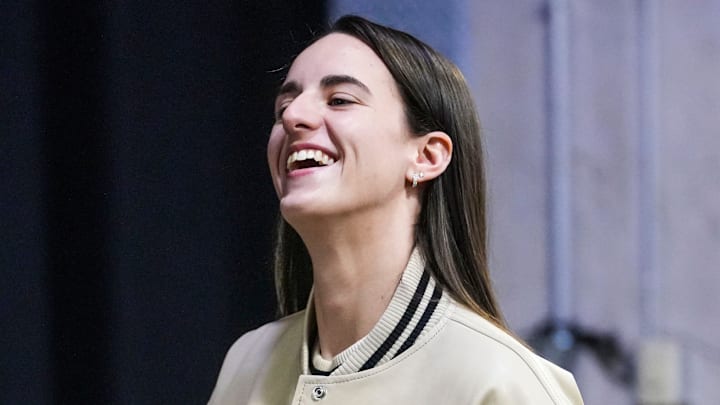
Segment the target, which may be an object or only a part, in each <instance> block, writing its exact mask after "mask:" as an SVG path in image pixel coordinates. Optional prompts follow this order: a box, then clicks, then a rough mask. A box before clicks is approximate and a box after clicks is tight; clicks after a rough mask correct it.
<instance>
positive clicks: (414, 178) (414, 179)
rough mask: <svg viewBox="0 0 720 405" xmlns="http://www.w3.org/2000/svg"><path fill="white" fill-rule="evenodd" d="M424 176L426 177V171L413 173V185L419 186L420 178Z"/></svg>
mask: <svg viewBox="0 0 720 405" xmlns="http://www.w3.org/2000/svg"><path fill="white" fill-rule="evenodd" d="M423 177H425V173H423V172H420V173H418V172H415V173H413V175H412V187H413V188H415V187H417V185H418V180H420V179H422V178H423Z"/></svg>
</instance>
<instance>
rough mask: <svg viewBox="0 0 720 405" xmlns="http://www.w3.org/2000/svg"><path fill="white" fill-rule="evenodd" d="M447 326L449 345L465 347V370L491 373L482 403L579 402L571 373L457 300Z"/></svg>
mask: <svg viewBox="0 0 720 405" xmlns="http://www.w3.org/2000/svg"><path fill="white" fill-rule="evenodd" d="M447 329H448V333H447V337H446V338H447V339H449V340H450V342H446V344H449V346H448V347H462V348H464V349H463V353H462V360H461V363H460V364H462V368H463V369H464V372H467V373H471V374H473V375H475V376H479V375H482V374H491V375H486V376H484V377H483V378H489V380H490V381H492V386H491V387H489V388H488V390H487V391H486V392H485V393H484V394H483V395H484V396H487V398H485V400H484V402H481V403H488V404H504V403H547V404H582V399H581V397H580V393H579V391H578V388H577V385H576V383H575V379H574V378H573V376H572V374H570V373H569V372H567V371H566V370H564V369H562V368H560V367H558V366H556V365H554V364H552V363H551V362H549V361H547V360H545V359H543V358H542V357H540V356H539V355H537V354H535V353H534V352H533V351H532V350H531V349H530V348H529V347H527V346H526V345H525V344H523V343H521V342H520V341H519V340H518V339H517V338H515V337H513V336H512V335H510V334H509V333H508V332H506V331H504V330H503V329H501V328H499V327H498V326H497V325H495V324H494V323H492V322H490V321H489V320H487V319H485V318H484V317H482V316H480V315H478V314H477V313H475V312H473V311H471V310H469V309H467V308H465V307H463V306H461V305H459V304H456V307H455V308H454V310H453V311H452V314H451V315H450V319H449V323H448V325H447ZM540 398H546V401H544V402H541V401H540V400H539V399H540ZM526 401H529V402H526Z"/></svg>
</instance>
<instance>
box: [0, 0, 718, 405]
mask: <svg viewBox="0 0 720 405" xmlns="http://www.w3.org/2000/svg"><path fill="white" fill-rule="evenodd" d="M345 13H357V14H360V15H363V16H366V17H368V18H370V19H373V20H376V21H378V22H380V23H384V24H388V25H391V26H394V27H396V28H399V29H402V30H406V31H409V32H411V33H413V34H414V35H416V36H418V37H419V38H420V39H422V40H424V41H426V42H428V43H430V44H431V45H432V46H434V47H435V48H437V49H438V50H440V51H441V52H443V53H444V54H445V55H447V56H448V57H449V58H450V59H452V60H453V61H455V62H456V63H457V64H458V65H459V66H460V68H461V69H462V70H463V72H464V73H465V75H466V77H467V79H468V81H469V83H470V85H471V87H472V89H473V92H474V94H475V97H476V102H477V104H478V109H479V113H480V117H481V120H482V122H483V126H484V130H485V137H486V139H485V140H486V145H487V159H488V164H487V166H488V171H489V178H490V200H491V207H490V215H491V238H492V240H491V249H492V251H491V257H492V272H493V277H494V280H495V281H496V288H497V290H498V292H499V295H500V301H501V304H502V306H503V309H504V311H505V314H506V316H507V319H508V322H509V324H510V326H511V328H512V329H513V330H515V331H517V333H518V334H519V335H520V336H522V337H524V338H526V339H528V340H529V341H530V343H531V344H533V346H534V347H535V348H536V349H537V350H538V351H540V352H541V353H543V354H544V355H545V356H547V357H549V358H551V359H553V360H554V361H556V362H558V363H561V364H562V365H564V366H565V367H567V368H569V369H571V370H572V371H573V372H574V374H575V376H576V379H577V381H578V384H579V386H580V388H581V391H582V392H583V395H584V397H585V401H586V403H588V404H634V403H650V402H662V403H667V404H673V403H675V404H680V403H686V404H693V405H695V404H715V403H717V400H718V398H720V385H719V384H718V381H720V344H718V343H717V342H719V341H720V305H719V304H720V302H719V301H718V298H717V296H718V293H719V292H720V272H719V271H717V270H718V263H720V78H719V77H718V74H717V72H720V26H719V25H718V24H717V21H720V2H718V1H715V0H688V1H671V0H657V1H653V0H611V1H602V2H600V1H590V0H517V1H513V2H506V1H491V0H483V1H472V0H448V1H443V2H439V1H419V0H415V1H410V0H396V1H393V2H384V1H380V0H371V1H365V2H362V3H361V2H353V1H350V0H326V1H319V0H313V1H303V2H290V1H281V0H270V1H263V2H254V1H235V2H230V1H204V2H199V1H197V2H193V1H182V2H175V3H174V4H172V5H170V4H165V3H161V2H140V1H136V0H128V1H122V2H106V1H100V2H90V1H77V2H72V3H69V4H63V5H61V4H58V3H57V2H47V1H45V2H44V1H22V2H21V1H4V2H2V3H1V4H0V15H1V16H2V17H3V21H4V23H3V24H2V27H1V28H0V103H1V104H0V106H1V108H0V186H1V188H0V238H1V239H0V242H1V244H0V276H1V278H0V280H2V281H1V282H0V322H2V323H1V324H0V330H1V331H2V332H0V353H1V356H2V357H1V358H0V403H2V404H21V403H22V404H25V403H34V404H45V403H48V404H49V403H118V404H125V403H204V402H205V401H206V400H207V399H208V397H209V395H210V392H211V390H212V388H213V385H214V382H215V378H216V376H217V372H218V371H219V368H220V365H221V362H222V359H223V357H224V355H225V352H226V350H227V348H228V347H229V346H230V345H231V344H232V342H233V341H234V340H235V339H236V338H237V337H238V336H239V335H240V334H242V333H243V332H245V331H247V330H249V329H251V328H254V327H256V326H258V325H260V324H261V323H264V322H266V321H269V320H271V319H273V317H274V293H273V288H272V282H271V278H272V277H271V274H270V271H269V269H268V263H269V259H270V246H271V243H272V237H273V231H272V230H273V224H274V222H275V219H276V215H277V214H276V211H277V205H276V201H275V196H274V192H273V190H272V186H271V184H270V181H269V175H268V172H267V169H266V163H265V143H266V139H267V134H268V132H269V129H270V126H271V124H272V99H273V95H274V92H275V89H276V88H277V86H278V85H279V83H280V81H281V80H282V75H283V72H282V68H283V67H286V66H287V64H288V63H289V62H290V61H291V60H292V57H293V55H295V54H296V53H297V52H298V51H299V50H300V49H302V48H303V45H304V43H305V42H306V41H307V40H308V39H309V38H311V37H312V35H313V33H314V32H317V31H318V30H322V28H323V27H326V26H327V25H328V23H329V22H330V21H332V20H334V19H335V18H337V17H338V16H340V15H342V14H345Z"/></svg>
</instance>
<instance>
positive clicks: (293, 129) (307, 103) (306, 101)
mask: <svg viewBox="0 0 720 405" xmlns="http://www.w3.org/2000/svg"><path fill="white" fill-rule="evenodd" d="M281 118H282V124H283V127H284V128H285V132H287V133H288V134H294V133H302V132H310V131H313V130H315V129H317V128H318V127H319V126H320V125H321V123H322V113H321V111H320V107H319V103H316V102H313V100H312V98H311V97H309V95H308V96H305V95H303V94H301V95H299V96H297V97H295V99H294V100H293V101H291V102H290V104H288V106H287V107H286V108H285V111H283V113H282V117H281Z"/></svg>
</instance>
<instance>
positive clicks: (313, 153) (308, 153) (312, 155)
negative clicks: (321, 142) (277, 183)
mask: <svg viewBox="0 0 720 405" xmlns="http://www.w3.org/2000/svg"><path fill="white" fill-rule="evenodd" d="M308 159H313V160H314V161H316V162H318V163H320V164H323V165H331V164H333V163H334V162H335V159H333V158H331V157H329V156H328V155H326V154H325V153H324V152H322V151H319V150H315V149H303V150H299V151H297V152H293V153H291V154H290V156H288V160H287V165H286V166H287V168H288V169H290V165H291V164H293V162H302V161H303V160H308Z"/></svg>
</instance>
